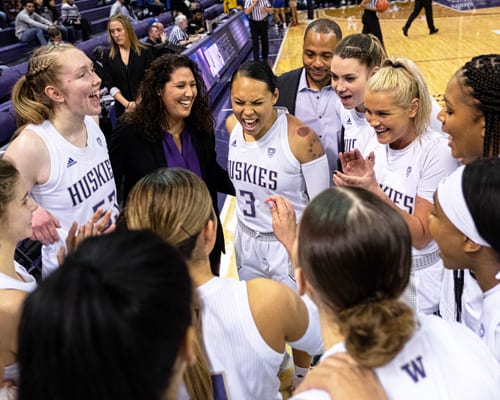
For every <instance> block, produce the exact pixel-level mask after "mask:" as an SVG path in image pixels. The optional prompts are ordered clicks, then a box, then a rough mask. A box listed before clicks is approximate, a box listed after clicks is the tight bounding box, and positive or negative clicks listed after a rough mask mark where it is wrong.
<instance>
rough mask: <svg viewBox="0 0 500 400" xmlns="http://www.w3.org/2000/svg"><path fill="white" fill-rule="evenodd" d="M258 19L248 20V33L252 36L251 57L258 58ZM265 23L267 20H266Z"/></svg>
mask: <svg viewBox="0 0 500 400" xmlns="http://www.w3.org/2000/svg"><path fill="white" fill-rule="evenodd" d="M258 23H259V22H258V21H250V34H251V36H252V47H253V49H252V50H253V59H254V60H256V61H257V60H258V59H259V28H258ZM266 24H267V21H266Z"/></svg>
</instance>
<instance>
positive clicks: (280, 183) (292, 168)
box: [226, 61, 330, 290]
mask: <svg viewBox="0 0 500 400" xmlns="http://www.w3.org/2000/svg"><path fill="white" fill-rule="evenodd" d="M278 95H279V94H278V90H277V88H276V77H275V76H274V74H273V73H272V71H271V69H270V68H269V66H267V65H266V64H264V63H260V62H255V61H250V62H245V63H243V64H242V65H241V66H240V67H239V68H238V70H237V71H236V72H235V74H234V75H233V78H232V80H231V102H232V107H233V113H234V114H233V115H232V116H230V117H229V118H228V120H227V121H226V127H227V130H228V132H229V134H230V137H229V155H228V173H229V177H230V178H231V180H232V182H233V185H234V187H235V190H236V202H237V205H236V214H237V218H238V226H237V229H236V233H235V251H236V264H237V268H238V275H239V277H240V279H242V280H248V279H252V278H262V277H265V278H270V279H274V280H277V281H280V282H283V283H285V284H286V285H288V286H290V287H291V288H293V289H294V290H295V289H296V284H295V280H294V278H293V271H292V269H291V264H290V261H289V258H288V253H287V251H286V249H285V248H284V247H283V246H282V245H281V244H280V243H279V242H278V241H277V240H276V238H275V236H274V234H273V233H272V218H271V213H270V212H269V206H268V205H266V204H265V200H266V199H267V198H268V197H269V196H270V195H274V194H280V195H284V196H286V197H288V198H289V199H290V201H291V202H292V203H293V206H294V208H295V210H296V212H297V213H298V214H299V215H300V214H301V213H302V210H303V209H304V208H305V206H306V204H307V202H308V201H309V199H311V198H313V197H314V196H315V195H317V194H318V193H320V192H321V191H322V190H324V189H326V188H327V187H329V186H330V182H329V169H328V162H327V159H326V155H325V153H324V151H323V147H322V146H321V143H320V141H319V139H318V137H317V135H316V134H315V133H314V132H313V131H312V130H311V129H310V128H308V127H307V126H305V125H304V124H303V123H301V122H300V121H299V120H298V119H296V118H295V117H293V116H291V115H289V114H286V112H285V110H283V109H275V108H273V106H274V104H275V103H276V101H277V99H278Z"/></svg>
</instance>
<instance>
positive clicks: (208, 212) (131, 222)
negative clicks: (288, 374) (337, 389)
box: [125, 168, 322, 400]
mask: <svg viewBox="0 0 500 400" xmlns="http://www.w3.org/2000/svg"><path fill="white" fill-rule="evenodd" d="M125 220H126V223H127V227H128V228H129V229H150V230H152V231H154V232H156V233H157V234H159V235H160V236H161V237H162V238H163V239H164V240H166V241H167V242H169V243H171V244H173V245H175V246H176V247H177V248H178V249H179V250H180V251H181V253H183V254H184V256H185V257H186V260H187V265H188V270H189V273H190V275H191V278H192V279H193V282H194V286H195V287H196V291H197V294H198V297H199V298H200V301H201V310H200V317H201V325H202V326H201V330H202V332H203V342H204V345H205V348H206V352H207V355H208V360H209V364H210V372H211V373H212V384H213V388H214V396H215V397H216V398H224V397H218V396H217V390H221V389H224V388H227V390H228V392H229V394H230V396H228V397H227V398H232V399H252V398H253V399H269V400H270V399H281V394H280V393H279V386H280V382H279V378H278V372H279V368H280V364H281V362H282V360H283V356H284V352H285V344H286V343H289V344H290V345H291V346H292V347H293V348H296V349H299V350H302V351H306V352H308V353H309V354H319V353H317V352H318V351H319V350H320V349H321V348H322V342H321V338H320V336H321V334H320V328H319V320H318V319H317V310H316V308H315V307H314V305H313V304H312V302H311V300H309V299H307V298H303V299H301V298H300V297H299V296H298V295H297V294H296V293H295V292H294V291H293V290H291V289H290V288H288V287H287V286H286V285H284V284H283V283H280V282H275V281H272V280H270V279H263V278H258V279H252V280H249V281H236V280H234V279H223V278H218V277H216V276H214V275H213V274H212V272H211V270H210V260H209V257H208V256H209V254H210V252H211V251H212V249H213V247H214V243H215V237H216V230H217V229H216V225H217V219H216V218H215V214H214V211H213V208H212V203H211V201H210V194H209V192H208V189H207V187H206V185H205V184H204V182H203V181H202V180H201V179H200V178H199V177H198V176H197V175H195V174H193V173H192V172H190V171H187V170H184V169H178V168H168V169H159V170H157V171H156V172H154V173H152V174H150V175H147V176H146V177H144V178H142V179H141V180H140V181H139V182H138V183H137V184H136V186H135V187H134V188H133V189H132V191H131V192H130V195H129V198H128V202H127V205H126V208H125Z"/></svg>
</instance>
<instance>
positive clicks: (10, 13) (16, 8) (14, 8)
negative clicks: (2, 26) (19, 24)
mask: <svg viewBox="0 0 500 400" xmlns="http://www.w3.org/2000/svg"><path fill="white" fill-rule="evenodd" d="M3 1H4V6H3V7H2V10H3V11H4V12H5V14H6V15H7V24H8V25H9V26H14V24H15V21H16V17H17V14H19V12H20V11H21V10H22V9H23V5H22V3H21V0H3Z"/></svg>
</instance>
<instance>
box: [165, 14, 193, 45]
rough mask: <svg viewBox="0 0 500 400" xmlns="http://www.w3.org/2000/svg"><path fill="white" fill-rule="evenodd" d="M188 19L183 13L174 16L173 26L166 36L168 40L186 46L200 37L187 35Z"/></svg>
mask: <svg viewBox="0 0 500 400" xmlns="http://www.w3.org/2000/svg"><path fill="white" fill-rule="evenodd" d="M187 26H188V20H187V17H186V16H185V15H184V14H179V15H177V17H175V26H174V28H173V29H172V32H170V35H169V36H168V41H169V42H170V43H172V44H174V45H176V46H186V45H188V44H191V43H193V42H195V41H197V40H198V39H199V38H200V37H199V36H196V35H192V36H189V34H188V33H187Z"/></svg>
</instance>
